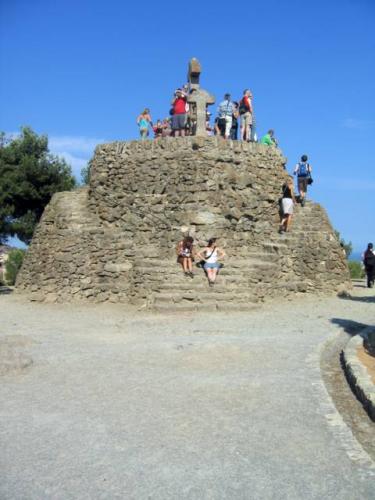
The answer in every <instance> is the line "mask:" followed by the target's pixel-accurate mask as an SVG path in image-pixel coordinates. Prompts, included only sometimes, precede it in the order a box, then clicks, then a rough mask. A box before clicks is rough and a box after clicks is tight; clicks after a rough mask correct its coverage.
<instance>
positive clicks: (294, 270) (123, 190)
mask: <svg viewBox="0 0 375 500" xmlns="http://www.w3.org/2000/svg"><path fill="white" fill-rule="evenodd" d="M284 163H285V159H284V158H283V156H282V154H281V153H280V151H279V150H277V149H275V148H272V147H267V146H263V145H261V144H247V143H242V142H231V141H227V142H224V141H221V140H218V139H217V138H202V137H187V138H166V139H162V140H159V141H144V142H140V141H133V142H117V143H112V144H104V145H101V146H98V147H97V149H96V151H95V155H94V158H93V160H92V167H91V169H92V170H91V180H90V186H89V187H88V188H82V189H79V190H76V191H73V192H67V193H59V194H56V195H55V196H54V197H53V199H52V200H51V203H50V204H49V205H48V207H47V208H46V210H45V213H44V215H43V217H42V220H41V222H40V224H39V226H38V228H37V231H36V233H35V236H34V238H33V242H32V244H31V246H30V249H29V251H28V252H27V257H26V259H25V262H24V266H23V268H22V271H21V273H20V274H19V277H18V280H17V288H18V290H20V291H22V290H24V291H28V292H31V293H32V294H33V296H34V298H35V299H38V300H50V301H56V300H63V301H66V300H73V299H76V298H77V299H78V298H79V299H87V300H90V301H98V302H100V301H105V300H109V301H114V302H129V303H134V304H142V305H145V306H147V307H156V308H159V309H165V308H167V309H169V308H171V307H172V308H174V309H176V308H181V309H184V308H186V309H192V308H193V309H199V308H202V309H207V308H214V309H216V308H220V309H221V308H223V309H224V308H231V309H232V308H233V309H234V308H247V307H249V305H250V304H252V303H255V302H259V301H262V300H265V299H266V298H271V297H275V296H280V295H287V294H290V293H296V292H313V293H317V292H319V293H320V292H324V293H325V292H334V291H337V290H338V289H339V288H340V287H342V286H345V285H348V286H349V274H348V269H347V265H346V260H345V257H344V255H343V252H342V250H341V247H340V245H339V243H338V241H337V239H336V237H335V235H334V231H333V229H332V227H331V225H330V223H329V220H328V217H327V215H326V213H325V211H324V209H323V208H322V207H320V206H319V205H317V204H313V203H308V204H307V205H306V206H305V207H304V208H300V207H299V208H297V210H296V215H295V220H294V226H293V228H292V232H291V233H290V234H288V235H279V234H278V233H277V228H278V221H279V205H278V199H279V197H280V189H281V185H282V183H283V182H284V180H285V177H286V172H285V170H284ZM187 232H189V233H190V234H191V235H192V236H194V238H195V240H196V242H197V243H198V245H199V244H201V245H202V246H203V244H204V243H205V242H206V241H207V239H208V238H210V237H213V236H214V237H217V238H219V240H220V241H219V244H220V246H222V247H224V248H225V250H226V253H227V255H228V258H227V259H226V262H225V267H224V268H223V269H222V271H221V274H220V278H219V280H218V283H217V286H215V288H214V289H209V288H208V287H207V284H206V281H205V279H204V275H203V272H202V271H198V274H197V276H196V277H195V278H194V280H191V279H189V281H187V278H185V277H183V276H182V273H181V269H180V268H179V266H177V264H176V256H175V246H176V242H177V241H178V240H179V239H180V238H181V237H182V235H183V234H185V233H187Z"/></svg>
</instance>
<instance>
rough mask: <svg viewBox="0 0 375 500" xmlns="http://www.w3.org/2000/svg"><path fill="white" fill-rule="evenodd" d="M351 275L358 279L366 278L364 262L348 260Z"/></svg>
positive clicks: (353, 278) (352, 277)
mask: <svg viewBox="0 0 375 500" xmlns="http://www.w3.org/2000/svg"><path fill="white" fill-rule="evenodd" d="M348 266H349V271H350V277H351V279H352V280H358V279H360V278H364V276H365V270H364V269H363V267H362V264H361V263H360V262H358V261H357V260H350V261H349V262H348Z"/></svg>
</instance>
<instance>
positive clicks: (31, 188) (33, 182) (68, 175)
mask: <svg viewBox="0 0 375 500" xmlns="http://www.w3.org/2000/svg"><path fill="white" fill-rule="evenodd" d="M75 184H76V182H75V179H74V177H73V176H72V171H71V168H70V166H69V165H68V164H67V163H66V162H65V160H62V159H60V158H58V157H57V156H54V155H52V154H50V152H49V150H48V138H47V136H44V135H41V136H38V135H37V134H36V133H35V132H33V130H32V129H31V128H29V127H23V128H22V129H21V134H20V136H19V137H16V138H14V139H9V140H8V139H7V138H6V136H5V134H4V133H1V134H0V242H1V241H5V240H6V238H7V237H9V236H14V235H17V236H18V238H19V239H20V240H22V241H23V242H24V243H26V244H28V243H30V240H31V238H32V235H33V233H34V229H35V226H36V224H37V223H38V221H39V219H40V217H41V215H42V213H43V210H44V207H45V206H46V205H47V204H48V202H49V201H50V199H51V197H52V195H53V194H54V193H56V192H58V191H69V190H71V189H73V187H74V186H75Z"/></svg>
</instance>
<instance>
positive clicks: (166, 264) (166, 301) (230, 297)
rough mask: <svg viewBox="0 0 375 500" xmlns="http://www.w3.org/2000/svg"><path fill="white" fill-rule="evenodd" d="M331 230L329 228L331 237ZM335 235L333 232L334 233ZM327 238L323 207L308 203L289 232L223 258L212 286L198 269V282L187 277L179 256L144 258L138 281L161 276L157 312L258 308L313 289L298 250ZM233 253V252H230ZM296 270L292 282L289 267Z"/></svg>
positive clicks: (154, 299)
mask: <svg viewBox="0 0 375 500" xmlns="http://www.w3.org/2000/svg"><path fill="white" fill-rule="evenodd" d="M329 231H330V228H329V227H327V234H329ZM331 231H332V230H331ZM322 234H323V236H324V223H323V221H322V213H321V211H320V207H319V205H316V204H313V203H311V202H307V204H306V206H305V207H303V208H302V207H300V206H299V205H298V206H297V207H296V209H295V216H294V220H293V226H292V230H291V232H290V233H283V234H281V235H280V234H279V233H278V225H277V224H275V230H274V232H273V233H271V234H269V235H267V237H265V239H264V240H263V241H262V243H261V245H258V246H257V247H254V248H249V250H248V251H247V252H246V255H241V256H239V257H233V256H231V255H228V256H227V257H226V258H225V259H224V261H223V262H224V267H223V268H222V269H221V270H220V272H219V275H218V277H217V281H216V283H215V285H214V286H213V287H210V286H209V285H208V282H207V278H206V276H205V273H204V271H203V269H200V268H198V267H196V266H194V278H190V277H186V276H185V275H184V274H183V272H182V268H181V266H180V265H179V264H177V263H176V256H175V255H173V254H171V255H170V258H169V259H166V260H164V261H163V260H162V261H161V260H160V259H157V258H153V259H143V260H142V261H138V262H136V263H135V269H136V272H137V275H138V276H139V277H140V278H139V279H141V280H144V281H145V282H148V281H149V280H148V275H151V274H154V275H155V274H156V273H157V274H158V275H159V277H160V280H159V281H158V282H157V284H154V286H153V289H152V290H149V293H148V300H149V304H148V305H149V306H151V307H152V308H153V309H154V310H157V311H161V312H164V311H170V312H176V311H198V310H201V311H212V310H219V311H226V310H230V311H236V310H248V309H251V308H253V307H256V304H257V303H259V302H263V301H264V300H266V298H271V297H274V296H286V295H289V294H293V293H298V292H306V291H309V290H311V289H312V288H311V287H312V283H311V282H310V281H309V280H308V279H306V277H305V276H304V273H302V272H301V273H298V267H299V266H300V265H301V264H300V263H299V262H294V261H295V260H296V259H297V260H298V258H299V255H298V251H299V248H300V246H301V239H305V240H307V241H313V240H314V238H315V237H316V236H319V238H320V239H321V238H322ZM227 253H228V254H230V249H228V250H227ZM291 266H292V267H293V266H294V267H295V269H296V270H297V272H296V273H293V278H292V280H291V279H290V276H291V275H290V268H291Z"/></svg>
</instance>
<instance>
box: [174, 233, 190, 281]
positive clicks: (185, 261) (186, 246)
mask: <svg viewBox="0 0 375 500" xmlns="http://www.w3.org/2000/svg"><path fill="white" fill-rule="evenodd" d="M193 243H194V239H193V238H192V237H191V236H185V238H184V239H183V240H181V241H179V242H178V244H177V247H176V253H177V262H178V263H180V264H181V266H182V269H183V271H184V274H185V276H190V278H194V274H193V258H194V244H193Z"/></svg>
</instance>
